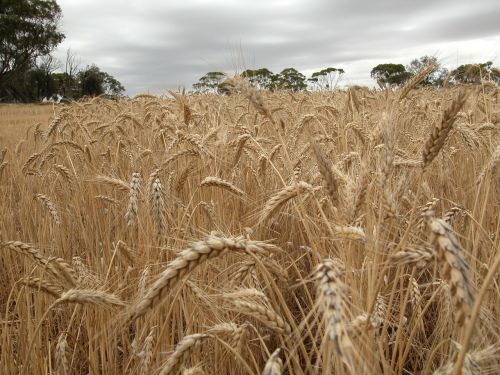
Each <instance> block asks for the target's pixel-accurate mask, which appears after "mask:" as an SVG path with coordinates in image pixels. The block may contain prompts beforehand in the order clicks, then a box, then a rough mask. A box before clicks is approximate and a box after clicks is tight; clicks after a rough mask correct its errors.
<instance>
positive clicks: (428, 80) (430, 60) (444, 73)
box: [406, 56, 449, 87]
mask: <svg viewBox="0 0 500 375" xmlns="http://www.w3.org/2000/svg"><path fill="white" fill-rule="evenodd" d="M429 65H435V66H436V67H437V68H436V70H435V71H434V72H432V73H431V74H429V75H428V76H427V77H425V78H424V79H423V80H422V82H421V83H420V84H421V85H424V86H438V87H439V86H442V85H443V83H444V81H445V80H446V78H447V77H448V75H449V71H448V69H446V68H442V67H441V64H439V62H438V60H437V58H436V57H434V56H422V57H420V58H419V59H414V60H412V61H411V62H410V64H409V65H408V66H407V67H406V70H407V71H408V72H410V73H411V75H415V74H417V73H418V72H419V71H420V70H422V69H423V68H425V67H426V66H429Z"/></svg>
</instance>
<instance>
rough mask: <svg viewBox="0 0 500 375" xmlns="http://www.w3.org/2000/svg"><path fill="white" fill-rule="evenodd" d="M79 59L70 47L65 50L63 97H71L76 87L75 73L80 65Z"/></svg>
mask: <svg viewBox="0 0 500 375" xmlns="http://www.w3.org/2000/svg"><path fill="white" fill-rule="evenodd" d="M80 63H81V60H80V59H79V58H78V57H76V55H75V53H74V52H73V51H71V49H70V48H68V50H67V51H66V61H65V64H64V76H63V82H62V83H63V85H62V94H63V96H65V97H68V98H70V99H71V98H73V95H74V92H75V90H76V89H77V87H75V86H76V85H75V84H76V74H77V73H78V68H79V66H80Z"/></svg>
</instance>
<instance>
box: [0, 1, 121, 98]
mask: <svg viewBox="0 0 500 375" xmlns="http://www.w3.org/2000/svg"><path fill="white" fill-rule="evenodd" d="M61 17H62V13H61V8H60V7H59V5H58V4H57V2H56V1H55V0H2V2H1V5H0V101H18V102H32V101H38V100H40V99H42V98H48V97H51V96H53V95H54V94H60V95H62V96H63V97H67V98H69V99H79V98H81V97H83V96H95V95H101V94H106V95H109V96H120V95H121V94H122V93H123V92H124V91H125V89H124V87H123V86H122V84H121V83H120V82H119V81H118V80H117V79H115V78H114V77H113V76H112V75H110V74H108V73H106V72H104V71H101V69H100V68H99V67H98V66H97V65H95V64H91V65H88V66H86V67H83V68H82V67H80V65H81V63H80V60H79V58H77V56H76V55H75V54H74V53H73V52H72V51H71V50H68V51H67V53H66V59H65V61H64V62H61V61H59V60H57V59H56V58H55V57H54V56H53V55H52V54H51V53H52V51H53V50H54V49H55V48H56V47H57V45H59V44H60V43H61V42H62V41H63V40H64V38H65V35H64V34H63V33H62V32H61V31H60V30H59V24H60V20H61Z"/></svg>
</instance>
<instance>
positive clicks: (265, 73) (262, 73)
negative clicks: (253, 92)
mask: <svg viewBox="0 0 500 375" xmlns="http://www.w3.org/2000/svg"><path fill="white" fill-rule="evenodd" d="M241 76H242V77H245V78H247V79H248V80H249V81H250V82H251V83H252V84H253V85H254V86H255V87H257V88H259V89H265V90H274V89H275V88H276V86H277V84H278V75H276V74H274V73H273V72H271V71H270V70H269V69H267V68H260V69H256V70H251V69H247V70H245V71H243V73H241Z"/></svg>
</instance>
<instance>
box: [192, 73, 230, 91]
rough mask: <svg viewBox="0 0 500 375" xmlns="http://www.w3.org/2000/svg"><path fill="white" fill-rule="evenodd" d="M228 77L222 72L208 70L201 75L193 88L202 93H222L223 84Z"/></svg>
mask: <svg viewBox="0 0 500 375" xmlns="http://www.w3.org/2000/svg"><path fill="white" fill-rule="evenodd" d="M225 79H226V74H225V73H222V72H208V73H207V74H205V75H204V76H203V77H201V78H200V79H199V80H198V82H197V83H195V84H194V85H193V88H194V89H195V90H196V91H197V92H200V93H205V94H207V93H212V94H215V93H220V89H221V84H222V82H223V81H224V80H225Z"/></svg>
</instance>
